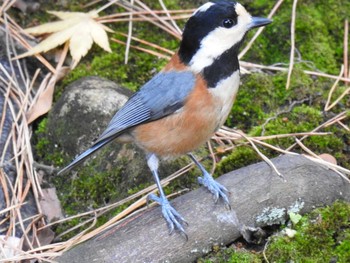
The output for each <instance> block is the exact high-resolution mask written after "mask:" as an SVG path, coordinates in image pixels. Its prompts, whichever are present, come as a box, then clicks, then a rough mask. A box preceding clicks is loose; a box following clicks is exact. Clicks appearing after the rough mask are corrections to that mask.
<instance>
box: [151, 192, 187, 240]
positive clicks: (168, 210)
mask: <svg viewBox="0 0 350 263" xmlns="http://www.w3.org/2000/svg"><path fill="white" fill-rule="evenodd" d="M151 200H152V201H154V202H156V203H158V204H159V205H160V206H161V208H162V214H163V217H164V218H165V221H166V222H167V224H168V228H169V235H171V234H172V233H173V232H174V230H178V231H180V233H181V234H182V235H183V236H184V237H185V238H186V240H188V237H187V234H186V232H185V229H184V228H183V225H184V224H185V225H188V223H187V222H186V220H185V219H184V218H183V217H182V216H181V215H180V214H179V213H178V212H177V211H176V210H175V208H173V207H172V206H171V204H170V203H169V201H168V200H167V199H166V198H165V197H164V198H162V197H158V196H156V195H155V194H149V195H148V196H147V203H148V202H149V201H151Z"/></svg>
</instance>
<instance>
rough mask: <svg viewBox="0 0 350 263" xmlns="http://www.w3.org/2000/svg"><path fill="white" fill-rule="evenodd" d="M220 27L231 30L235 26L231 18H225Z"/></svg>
mask: <svg viewBox="0 0 350 263" xmlns="http://www.w3.org/2000/svg"><path fill="white" fill-rule="evenodd" d="M222 25H223V27H225V28H231V27H233V26H234V25H235V22H234V21H233V19H231V18H225V19H224V20H223V21H222Z"/></svg>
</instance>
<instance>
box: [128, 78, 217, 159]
mask: <svg viewBox="0 0 350 263" xmlns="http://www.w3.org/2000/svg"><path fill="white" fill-rule="evenodd" d="M196 84H197V85H196V88H195V89H194V90H193V92H192V93H191V94H190V96H189V97H188V99H187V101H186V103H185V106H184V107H183V108H182V109H181V110H179V111H178V112H176V113H174V114H172V115H169V116H167V117H164V118H162V119H159V120H156V121H153V122H149V123H146V124H143V125H140V126H138V127H136V128H135V129H134V130H133V131H132V133H131V134H132V136H133V137H134V139H135V141H136V143H137V144H138V145H139V146H140V147H141V148H143V149H145V150H146V151H148V152H152V153H155V154H156V155H158V156H161V157H165V158H166V157H173V156H177V155H182V154H186V153H188V152H190V151H193V150H194V149H196V148H198V146H200V145H201V144H203V143H205V142H206V141H207V140H209V138H210V137H211V136H212V134H213V133H214V131H215V130H216V129H217V128H218V126H219V122H220V112H221V108H222V107H221V105H220V103H219V101H218V100H216V99H214V98H213V97H212V96H211V95H210V93H209V91H208V89H207V88H206V86H205V85H204V80H203V79H202V78H197V80H196Z"/></svg>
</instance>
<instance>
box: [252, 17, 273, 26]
mask: <svg viewBox="0 0 350 263" xmlns="http://www.w3.org/2000/svg"><path fill="white" fill-rule="evenodd" d="M271 22H272V20H271V19H268V18H264V17H252V22H251V23H250V25H249V29H252V28H256V27H261V26H266V25H268V24H270V23H271Z"/></svg>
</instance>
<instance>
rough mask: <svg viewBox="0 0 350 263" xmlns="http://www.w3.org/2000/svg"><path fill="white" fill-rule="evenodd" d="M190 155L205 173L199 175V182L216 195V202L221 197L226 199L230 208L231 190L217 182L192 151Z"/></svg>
mask: <svg viewBox="0 0 350 263" xmlns="http://www.w3.org/2000/svg"><path fill="white" fill-rule="evenodd" d="M188 156H189V157H190V158H191V160H192V161H193V162H194V163H195V164H196V165H197V167H198V168H199V169H200V170H201V172H202V174H203V176H201V177H198V182H199V183H200V184H201V185H203V186H205V187H206V188H207V189H208V190H209V191H210V192H211V193H212V194H213V195H214V197H215V202H217V201H218V200H219V198H220V197H221V198H222V199H223V200H224V202H225V204H226V205H227V206H228V207H229V208H230V202H229V200H228V196H227V194H228V193H229V191H228V190H227V189H226V187H225V186H223V185H221V184H219V183H218V182H216V181H215V180H214V178H213V176H212V175H211V174H210V173H209V172H208V171H207V170H205V168H204V167H203V165H202V164H201V163H200V162H198V161H197V159H196V157H194V155H193V154H192V153H189V154H188Z"/></svg>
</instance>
